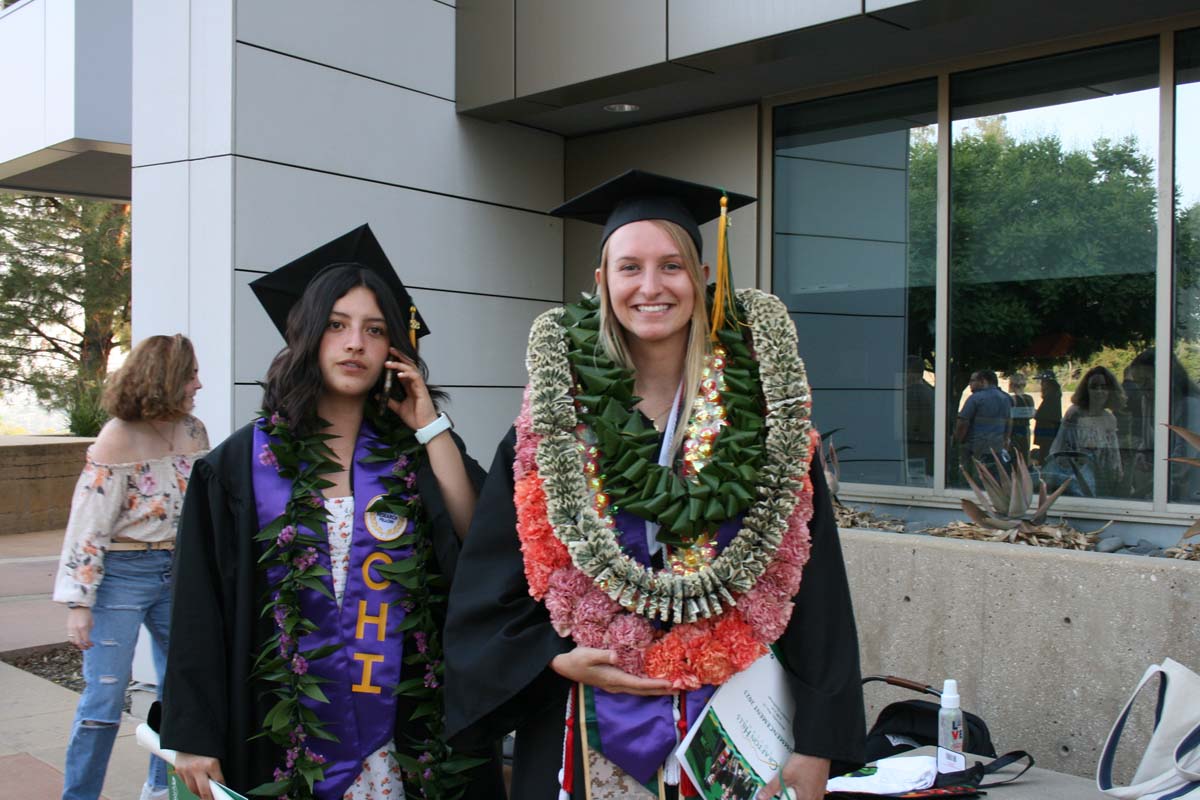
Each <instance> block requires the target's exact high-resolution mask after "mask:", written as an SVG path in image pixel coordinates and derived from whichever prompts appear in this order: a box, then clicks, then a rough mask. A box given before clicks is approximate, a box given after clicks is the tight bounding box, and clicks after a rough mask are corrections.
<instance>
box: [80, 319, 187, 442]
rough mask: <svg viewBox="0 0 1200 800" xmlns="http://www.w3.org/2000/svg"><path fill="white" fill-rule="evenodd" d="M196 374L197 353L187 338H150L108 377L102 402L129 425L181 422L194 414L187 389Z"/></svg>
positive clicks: (180, 336)
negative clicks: (191, 411) (138, 422)
mask: <svg viewBox="0 0 1200 800" xmlns="http://www.w3.org/2000/svg"><path fill="white" fill-rule="evenodd" d="M195 372H196V351H195V350H193V349H192V343H191V341H190V340H189V339H188V338H187V337H186V336H184V335H183V334H182V333H177V334H175V335H174V336H151V337H149V338H146V339H143V340H142V341H140V342H138V344H137V346H136V347H134V348H133V352H131V353H130V354H129V357H128V358H126V359H125V363H124V364H122V365H121V367H120V369H118V370H117V371H116V372H114V373H113V374H112V375H110V376H108V381H107V382H106V383H105V385H104V397H103V399H102V400H101V402H102V403H103V405H104V410H105V411H107V412H108V413H109V414H110V415H112V416H114V417H116V418H117V419H123V420H125V421H126V422H136V421H138V420H142V419H146V420H166V419H178V418H179V417H182V416H184V415H186V414H187V413H188V412H189V411H190V410H191V409H190V408H188V399H187V385H188V384H189V383H191V382H192V376H193V375H194V374H195Z"/></svg>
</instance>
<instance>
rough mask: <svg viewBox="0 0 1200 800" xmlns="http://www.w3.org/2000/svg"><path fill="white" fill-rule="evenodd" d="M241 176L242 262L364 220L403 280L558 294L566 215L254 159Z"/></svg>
mask: <svg viewBox="0 0 1200 800" xmlns="http://www.w3.org/2000/svg"><path fill="white" fill-rule="evenodd" d="M426 2H432V0H426ZM237 174H238V194H237V215H238V220H239V225H238V227H237V249H236V255H235V260H234V263H235V264H236V265H237V266H238V267H239V268H242V269H253V270H270V269H273V268H274V267H277V266H279V265H281V264H285V263H287V262H288V261H289V260H291V259H292V258H294V257H295V256H297V255H300V254H301V253H305V252H307V251H308V250H310V249H312V248H314V247H316V246H318V245H320V244H322V243H324V242H325V241H327V240H329V239H331V238H333V237H334V236H336V235H338V234H339V233H343V232H345V231H348V230H350V229H351V228H354V227H357V226H358V225H361V224H362V223H364V222H368V223H370V225H371V230H372V231H374V233H375V235H376V236H377V237H378V238H379V241H380V244H382V245H383V248H384V250H385V251H386V252H387V253H388V255H389V257H390V258H391V259H392V262H393V266H395V267H396V271H397V273H398V274H399V275H400V278H401V280H403V281H404V282H405V283H406V284H411V285H413V286H422V287H427V288H438V289H456V290H459V291H468V292H482V293H484V294H503V295H510V296H513V297H527V298H536V299H541V300H550V301H554V302H558V301H560V300H561V299H562V269H561V265H560V262H561V259H562V220H559V219H556V218H554V217H549V216H545V215H543V214H536V213H532V212H529V211H518V210H516V209H511V208H504V207H501V206H495V205H490V204H488V203H478V202H473V201H470V200H462V199H460V198H456V197H446V196H443V195H437V194H430V193H428V192H419V191H414V190H411V189H402V188H398V187H395V186H387V185H384V184H379V183H372V182H370V181H360V180H349V179H346V178H342V177H339V176H336V175H327V174H325V173H320V172H313V171H311V170H304V169H295V168H292V167H285V166H281V165H279V164H267V163H264V162H261V161H253V160H250V159H239V160H238V173H237ZM284 197H286V198H288V201H287V202H279V198H284ZM268 231H269V232H270V234H269V235H264V233H265V232H268Z"/></svg>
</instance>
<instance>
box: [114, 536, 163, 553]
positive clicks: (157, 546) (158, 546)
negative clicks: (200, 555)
mask: <svg viewBox="0 0 1200 800" xmlns="http://www.w3.org/2000/svg"><path fill="white" fill-rule="evenodd" d="M107 549H108V550H109V551H110V552H112V551H114V550H174V549H175V540H174V539H168V540H167V541H165V542H109V543H108V548H107Z"/></svg>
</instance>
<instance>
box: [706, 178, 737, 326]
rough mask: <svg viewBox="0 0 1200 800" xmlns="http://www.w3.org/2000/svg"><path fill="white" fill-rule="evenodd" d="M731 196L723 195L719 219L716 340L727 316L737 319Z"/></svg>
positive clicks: (714, 312)
mask: <svg viewBox="0 0 1200 800" xmlns="http://www.w3.org/2000/svg"><path fill="white" fill-rule="evenodd" d="M728 206H729V197H728V196H726V195H721V217H720V219H718V220H717V280H716V292H715V293H714V294H713V308H712V329H711V330H710V331H709V337H710V338H711V339H712V340H713V341H714V342H715V341H716V340H717V331H719V330H721V328H722V327H723V326H724V325H725V317H726V315H728V316H729V318H730V319H732V320H734V321H736V320H737V312H736V310H735V308H734V305H733V281H732V280H731V278H730V274H729V273H730V265H729V234H728V228H729V209H728Z"/></svg>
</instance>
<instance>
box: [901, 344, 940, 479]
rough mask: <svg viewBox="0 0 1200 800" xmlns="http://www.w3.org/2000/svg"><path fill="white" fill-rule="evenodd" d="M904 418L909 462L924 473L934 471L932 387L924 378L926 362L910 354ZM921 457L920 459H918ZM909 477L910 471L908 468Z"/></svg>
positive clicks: (905, 376)
mask: <svg viewBox="0 0 1200 800" xmlns="http://www.w3.org/2000/svg"><path fill="white" fill-rule="evenodd" d="M904 420H905V433H906V437H907V439H908V463H909V464H910V465H911V466H912V467H913V468H916V467H917V466H918V464H919V465H921V466H920V469H921V470H922V472H918V474H923V475H924V476H925V477H929V476H932V475H933V387H932V386H930V385H929V382H928V381H926V380H925V362H924V361H923V360H922V359H921V357H920V356H909V357H908V359H907V361H906V362H905V371H904ZM918 459H920V461H918ZM909 477H910V479H911V478H912V477H913V475H912V474H911V472H910V475H909Z"/></svg>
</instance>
